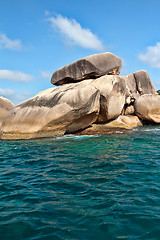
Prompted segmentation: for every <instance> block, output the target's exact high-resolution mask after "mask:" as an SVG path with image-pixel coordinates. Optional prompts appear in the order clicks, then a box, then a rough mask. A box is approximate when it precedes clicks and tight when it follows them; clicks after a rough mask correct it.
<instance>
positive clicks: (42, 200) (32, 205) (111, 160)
mask: <svg viewBox="0 0 160 240" xmlns="http://www.w3.org/2000/svg"><path fill="white" fill-rule="evenodd" d="M19 239H20V240H23V239H24V240H25V239H28V240H31V239H32V240H94V239H99V240H103V239H105V240H106V239H107V240H112V239H134V240H135V239H145V240H146V239H148V240H151V239H160V126H154V127H153V126H152V127H149V126H148V127H145V128H139V129H137V130H135V131H133V132H132V133H127V134H126V133H125V134H124V133H123V134H122V133H117V134H114V135H99V136H98V135H97V136H77V137H75V136H65V137H62V138H52V139H41V140H32V141H0V240H19Z"/></svg>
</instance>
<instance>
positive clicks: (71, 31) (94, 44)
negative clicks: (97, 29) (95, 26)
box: [48, 15, 103, 50]
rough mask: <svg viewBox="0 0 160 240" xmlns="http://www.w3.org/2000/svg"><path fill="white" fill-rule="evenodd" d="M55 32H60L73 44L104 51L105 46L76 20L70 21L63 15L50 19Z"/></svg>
mask: <svg viewBox="0 0 160 240" xmlns="http://www.w3.org/2000/svg"><path fill="white" fill-rule="evenodd" d="M48 21H49V22H50V23H51V27H52V29H53V30H58V31H59V32H60V33H61V34H63V36H65V37H67V38H68V39H69V40H70V41H71V42H72V43H74V44H76V45H79V46H81V47H84V48H89V49H95V50H103V44H102V42H101V41H100V40H99V39H98V37H97V36H96V35H95V34H93V33H92V32H91V30H90V29H88V28H82V27H81V25H80V24H79V23H78V22H77V21H76V20H75V19H68V18H67V17H63V16H61V15H57V16H56V17H50V18H48Z"/></svg>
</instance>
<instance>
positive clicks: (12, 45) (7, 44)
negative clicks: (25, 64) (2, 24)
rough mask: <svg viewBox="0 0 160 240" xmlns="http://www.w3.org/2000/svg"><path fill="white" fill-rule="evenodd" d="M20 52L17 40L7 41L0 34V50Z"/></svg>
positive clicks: (19, 43)
mask: <svg viewBox="0 0 160 240" xmlns="http://www.w3.org/2000/svg"><path fill="white" fill-rule="evenodd" d="M4 48H6V49H11V50H21V49H22V43H21V40H19V39H15V40H12V39H9V38H8V37H7V36H6V34H4V33H0V49H4Z"/></svg>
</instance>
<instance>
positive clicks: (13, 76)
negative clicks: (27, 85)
mask: <svg viewBox="0 0 160 240" xmlns="http://www.w3.org/2000/svg"><path fill="white" fill-rule="evenodd" d="M5 79H6V80H11V81H16V82H29V81H31V80H32V79H33V76H32V75H29V74H25V73H22V72H19V71H10V70H0V80H5Z"/></svg>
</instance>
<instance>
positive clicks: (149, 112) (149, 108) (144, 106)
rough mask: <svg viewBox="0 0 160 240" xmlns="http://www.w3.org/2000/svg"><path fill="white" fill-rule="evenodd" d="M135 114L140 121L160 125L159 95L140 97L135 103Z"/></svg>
mask: <svg viewBox="0 0 160 240" xmlns="http://www.w3.org/2000/svg"><path fill="white" fill-rule="evenodd" d="M135 112H136V115H137V116H138V117H139V118H140V119H142V120H147V121H151V122H155V123H160V95H153V94H145V95H142V96H140V97H139V98H138V99H137V100H136V101H135Z"/></svg>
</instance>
